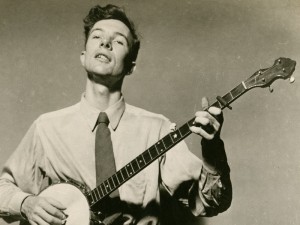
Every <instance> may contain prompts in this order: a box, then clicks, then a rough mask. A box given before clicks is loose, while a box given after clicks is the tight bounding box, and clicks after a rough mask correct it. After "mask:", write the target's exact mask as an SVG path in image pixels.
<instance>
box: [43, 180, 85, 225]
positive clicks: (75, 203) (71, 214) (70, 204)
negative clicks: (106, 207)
mask: <svg viewBox="0 0 300 225" xmlns="http://www.w3.org/2000/svg"><path fill="white" fill-rule="evenodd" d="M39 196H42V197H50V198H53V199H55V200H57V201H59V202H60V203H61V204H62V205H64V206H65V207H66V208H67V209H66V210H65V211H64V213H65V214H66V215H68V218H67V221H66V223H65V225H89V224H90V207H89V204H88V201H87V199H86V197H85V195H84V194H83V193H82V192H81V190H80V189H79V188H77V187H76V186H74V185H72V184H69V183H59V184H54V185H52V186H49V187H48V188H46V189H45V190H44V191H42V192H41V193H40V194H39Z"/></svg>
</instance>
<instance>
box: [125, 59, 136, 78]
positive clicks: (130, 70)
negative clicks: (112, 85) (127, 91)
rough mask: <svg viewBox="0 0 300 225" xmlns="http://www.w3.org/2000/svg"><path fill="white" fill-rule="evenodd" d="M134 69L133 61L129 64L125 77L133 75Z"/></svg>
mask: <svg viewBox="0 0 300 225" xmlns="http://www.w3.org/2000/svg"><path fill="white" fill-rule="evenodd" d="M135 68H136V63H135V62H134V61H133V62H131V66H130V69H129V70H128V72H127V74H126V75H130V74H132V73H133V71H135Z"/></svg>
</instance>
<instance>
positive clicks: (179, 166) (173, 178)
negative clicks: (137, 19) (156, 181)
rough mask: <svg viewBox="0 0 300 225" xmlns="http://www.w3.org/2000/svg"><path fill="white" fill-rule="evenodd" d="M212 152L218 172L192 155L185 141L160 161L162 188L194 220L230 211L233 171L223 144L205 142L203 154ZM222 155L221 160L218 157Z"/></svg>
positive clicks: (221, 142)
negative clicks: (187, 210)
mask: <svg viewBox="0 0 300 225" xmlns="http://www.w3.org/2000/svg"><path fill="white" fill-rule="evenodd" d="M166 127H167V126H166ZM214 148H217V149H214ZM212 149H213V151H212V152H213V153H215V154H216V155H213V156H211V158H212V159H213V160H214V164H215V165H214V166H215V168H216V169H215V170H212V169H211V168H209V167H207V166H206V165H205V164H204V163H203V161H202V160H200V159H199V158H198V157H196V156H195V155H194V154H192V153H191V152H190V151H189V150H188V147H187V145H186V144H185V142H184V141H182V142H180V143H179V144H178V145H176V146H175V147H174V148H173V149H171V150H170V151H169V152H167V153H166V154H165V155H164V156H163V157H162V159H161V164H160V165H161V169H160V170H161V180H162V184H163V186H164V187H165V189H167V191H168V192H169V193H170V194H171V195H172V196H174V197H176V198H178V199H179V200H180V201H181V202H182V203H183V204H184V205H186V206H188V207H189V208H190V210H191V212H192V213H193V214H194V215H195V216H214V215H217V214H218V213H220V212H223V211H225V210H226V209H228V207H229V206H230V204H231V199H232V187H231V181H230V176H229V172H230V170H229V166H228V164H227V159H226V155H224V154H225V149H224V144H223V141H222V140H221V139H218V140H217V142H216V143H213V144H206V142H202V151H204V152H205V153H206V152H207V151H211V150H212ZM219 153H220V154H221V156H219V155H217V154H219ZM182 187H184V188H182ZM182 190H184V191H182ZM178 193H179V194H178Z"/></svg>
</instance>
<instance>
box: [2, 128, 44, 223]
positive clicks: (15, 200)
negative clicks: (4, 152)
mask: <svg viewBox="0 0 300 225" xmlns="http://www.w3.org/2000/svg"><path fill="white" fill-rule="evenodd" d="M42 163H43V152H42V146H41V144H40V141H39V137H38V132H37V127H36V123H33V124H32V126H31V127H30V129H29V130H28V131H27V133H26V135H25V136H24V138H23V139H22V141H21V143H20V144H19V146H18V147H17V149H16V150H15V151H14V153H13V154H12V155H11V156H10V158H9V159H8V161H7V162H6V164H5V165H4V168H3V171H2V173H1V176H0V217H5V216H12V217H16V218H20V216H21V213H20V206H21V203H22V201H23V200H24V199H25V198H26V197H27V196H28V195H30V194H37V193H38V191H39V186H40V183H41V182H40V181H41V173H40V172H39V169H38V168H39V167H40V166H41V164H42Z"/></svg>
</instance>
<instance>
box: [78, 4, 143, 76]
mask: <svg viewBox="0 0 300 225" xmlns="http://www.w3.org/2000/svg"><path fill="white" fill-rule="evenodd" d="M106 19H115V20H119V21H121V22H123V23H124V24H125V25H126V26H127V27H128V28H129V30H130V33H131V35H132V37H133V43H132V46H130V50H129V54H128V56H127V57H126V59H125V67H126V70H127V72H130V70H131V69H132V67H133V66H134V64H133V62H135V61H136V59H137V56H138V52H139V49H140V40H139V38H138V35H137V33H136V30H135V27H134V24H133V22H132V21H131V20H130V19H129V18H128V17H127V16H126V14H125V12H124V10H123V9H122V8H120V7H118V6H115V5H111V4H109V5H106V6H104V7H101V6H99V5H96V6H94V7H92V8H91V9H90V11H89V14H88V15H87V16H86V17H85V18H84V20H83V22H84V34H85V44H86V43H87V40H88V37H89V35H90V30H91V29H92V28H93V26H94V25H95V23H97V22H98V21H100V20H106Z"/></svg>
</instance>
